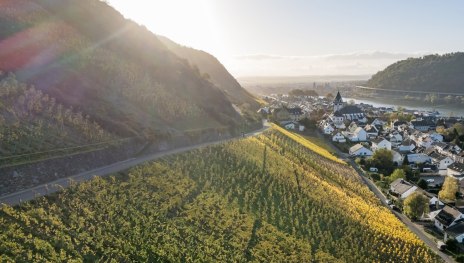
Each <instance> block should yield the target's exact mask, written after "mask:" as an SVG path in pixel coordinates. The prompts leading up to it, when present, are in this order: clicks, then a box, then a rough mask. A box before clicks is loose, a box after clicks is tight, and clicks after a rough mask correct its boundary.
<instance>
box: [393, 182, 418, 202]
mask: <svg viewBox="0 0 464 263" xmlns="http://www.w3.org/2000/svg"><path fill="white" fill-rule="evenodd" d="M417 189H418V188H417V186H415V185H412V184H411V183H409V182H407V181H405V180H404V179H403V178H399V179H396V180H395V181H393V182H392V183H391V184H390V192H392V193H394V194H395V195H397V196H398V198H400V199H405V198H406V197H408V196H409V195H411V194H412V193H414V192H415V191H416V190H417Z"/></svg>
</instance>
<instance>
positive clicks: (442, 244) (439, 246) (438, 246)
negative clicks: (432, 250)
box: [437, 241, 446, 251]
mask: <svg viewBox="0 0 464 263" xmlns="http://www.w3.org/2000/svg"><path fill="white" fill-rule="evenodd" d="M437 248H438V249H439V250H440V251H443V250H445V249H446V244H445V243H444V242H443V241H438V242H437Z"/></svg>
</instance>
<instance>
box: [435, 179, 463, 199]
mask: <svg viewBox="0 0 464 263" xmlns="http://www.w3.org/2000/svg"><path fill="white" fill-rule="evenodd" d="M458 189H459V181H458V179H456V178H453V177H451V176H447V177H446V178H445V182H444V183H443V186H442V188H441V191H440V192H439V193H438V197H440V199H443V200H447V201H456V193H457V192H458Z"/></svg>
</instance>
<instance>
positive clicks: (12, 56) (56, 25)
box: [0, 0, 244, 136]
mask: <svg viewBox="0 0 464 263" xmlns="http://www.w3.org/2000/svg"><path fill="white" fill-rule="evenodd" d="M0 22H1V23H0V25H1V26H0V70H1V71H4V72H13V73H15V75H16V77H17V79H18V80H19V81H21V82H24V83H26V84H27V85H33V86H34V87H35V89H37V90H40V91H41V92H43V93H45V94H47V95H49V96H52V97H54V98H56V100H57V101H58V102H59V103H62V104H63V105H64V106H66V107H73V108H74V109H75V110H77V111H80V112H82V113H83V114H84V115H89V116H91V117H92V119H94V120H96V121H97V122H98V123H100V124H101V125H102V127H103V128H104V129H106V130H108V131H111V132H112V133H115V134H118V135H124V136H132V135H140V134H141V133H142V132H143V133H153V132H157V131H166V130H169V131H170V132H182V131H185V130H191V129H203V128H220V129H228V130H229V131H231V132H233V131H235V130H236V129H238V127H244V124H243V122H244V118H243V117H241V116H240V115H239V114H238V113H237V111H236V110H235V109H234V108H233V107H232V104H231V102H230V100H229V98H228V96H226V94H225V93H224V92H223V91H222V90H221V89H219V88H218V87H217V86H215V85H214V84H213V83H211V82H210V81H209V80H208V79H206V78H205V77H204V76H202V74H201V73H200V72H199V71H198V70H196V69H195V68H193V67H192V66H190V64H189V63H188V62H187V61H186V60H185V59H181V58H179V57H178V56H177V55H175V54H173V53H172V52H171V51H170V50H168V49H167V48H166V47H165V45H164V44H162V43H161V42H160V41H159V39H158V38H157V37H156V36H155V35H154V34H153V33H151V32H150V31H148V30H147V29H146V28H144V27H142V26H139V25H137V24H136V23H134V22H132V21H129V20H126V19H124V18H123V16H122V15H121V14H119V13H118V12H117V11H115V10H114V9H113V8H112V7H110V6H108V5H107V4H106V3H104V2H100V1H97V0H79V1H78V0H60V1H58V0H14V1H13V0H6V1H1V2H0ZM234 103H238V102H235V101H234Z"/></svg>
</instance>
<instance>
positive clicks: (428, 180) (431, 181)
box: [425, 179, 435, 183]
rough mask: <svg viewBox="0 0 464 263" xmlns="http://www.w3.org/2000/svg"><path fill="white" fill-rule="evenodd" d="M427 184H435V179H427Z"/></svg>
mask: <svg viewBox="0 0 464 263" xmlns="http://www.w3.org/2000/svg"><path fill="white" fill-rule="evenodd" d="M425 181H426V182H427V183H434V182H435V179H427V180H425Z"/></svg>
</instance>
